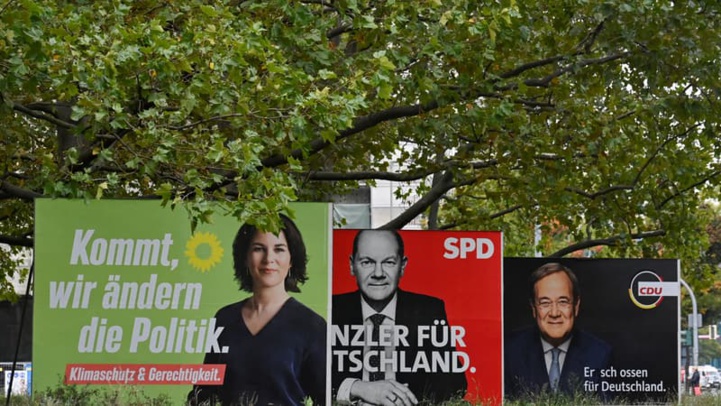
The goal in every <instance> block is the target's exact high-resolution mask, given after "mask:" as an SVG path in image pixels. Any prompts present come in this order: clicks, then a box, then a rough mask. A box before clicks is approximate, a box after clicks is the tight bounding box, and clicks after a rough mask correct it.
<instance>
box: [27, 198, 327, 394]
mask: <svg viewBox="0 0 721 406" xmlns="http://www.w3.org/2000/svg"><path fill="white" fill-rule="evenodd" d="M35 210H36V229H35V236H36V240H35V307H34V320H33V374H34V376H33V381H34V382H33V389H34V390H35V391H38V390H43V389H46V388H49V387H55V386H57V385H59V384H62V383H66V384H98V385H108V384H109V385H114V384H115V385H117V384H122V385H138V387H139V388H140V389H142V390H143V392H144V393H146V394H148V395H149V396H155V395H157V394H160V393H167V394H168V395H170V396H171V398H172V399H173V400H174V403H175V401H177V403H182V402H183V400H184V399H185V398H186V396H187V395H188V393H189V392H190V391H191V389H192V388H193V384H207V385H218V384H219V382H220V381H222V377H223V373H224V371H225V369H224V368H225V366H224V365H222V366H218V365H216V366H206V365H203V361H204V356H205V354H206V353H207V352H218V353H220V352H225V351H226V350H227V348H225V346H222V345H220V344H219V341H218V340H219V337H222V334H223V331H222V330H223V329H222V328H220V327H219V326H218V324H217V323H216V320H215V317H214V315H215V314H216V312H217V311H218V310H219V309H221V308H223V307H225V306H227V305H229V304H232V303H235V302H239V301H241V300H243V299H244V298H248V297H249V296H250V295H251V293H248V292H245V291H241V290H240V287H239V286H240V285H239V283H238V281H236V279H235V276H234V270H233V269H234V268H233V240H234V238H235V236H236V233H237V232H238V230H239V228H240V226H241V224H240V223H239V222H238V221H237V220H236V219H235V218H232V217H230V216H224V215H223V214H222V213H217V214H215V215H214V216H213V218H212V223H211V224H202V225H199V226H198V227H197V228H196V230H195V231H194V232H191V227H190V221H189V219H188V215H187V212H186V211H185V210H184V209H183V208H182V207H176V208H175V209H174V210H171V209H170V208H168V207H162V206H161V205H160V203H159V202H158V201H140V200H97V201H82V200H51V199H38V200H36V202H35ZM292 210H293V212H294V216H293V218H294V222H295V224H296V225H297V227H298V230H299V231H300V234H301V236H302V240H303V241H304V243H305V248H306V253H307V260H308V262H307V267H306V273H307V277H308V279H307V281H306V282H305V283H304V284H302V285H300V290H301V292H299V293H291V296H292V297H293V298H294V299H295V300H296V301H298V302H300V303H301V304H303V305H305V306H306V307H308V308H310V309H311V310H312V311H314V312H315V313H317V315H320V316H321V317H322V318H323V319H327V312H328V297H329V289H328V284H329V258H330V238H331V237H330V235H331V210H330V205H329V204H325V203H296V204H293V206H292ZM291 269H292V268H291ZM319 320H320V319H319ZM221 347H222V348H221ZM324 371H325V370H324ZM324 371H323V373H325V372H324Z"/></svg>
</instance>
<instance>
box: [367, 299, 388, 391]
mask: <svg viewBox="0 0 721 406" xmlns="http://www.w3.org/2000/svg"><path fill="white" fill-rule="evenodd" d="M385 318H386V316H384V315H382V314H380V313H376V314H374V315H372V316H371V317H370V319H371V322H372V323H373V332H372V333H371V340H372V342H374V343H376V344H374V345H373V346H372V347H371V351H375V352H376V354H375V356H373V357H371V358H370V366H371V367H373V369H375V370H376V371H377V372H370V374H369V378H370V380H371V381H380V380H383V379H385V375H386V374H385V373H384V372H383V371H381V370H380V368H379V367H380V354H381V353H382V352H383V347H382V346H380V345H378V344H377V343H378V340H379V337H380V331H379V330H380V325H381V323H383V320H384V319H385Z"/></svg>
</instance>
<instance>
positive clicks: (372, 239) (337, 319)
mask: <svg viewBox="0 0 721 406" xmlns="http://www.w3.org/2000/svg"><path fill="white" fill-rule="evenodd" d="M407 264H408V258H407V257H406V256H405V250H404V243H403V239H402V238H401V236H400V234H399V233H398V232H397V231H390V230H361V231H359V232H358V233H357V234H356V236H355V239H354V241H353V253H352V255H351V256H350V269H351V274H352V275H353V276H354V277H355V280H356V283H357V288H358V289H357V290H356V291H353V292H350V293H344V294H337V295H334V296H333V324H334V332H340V334H339V335H338V336H339V337H340V339H339V340H338V342H337V344H336V346H334V357H333V366H334V368H333V394H334V398H335V400H336V401H338V402H339V403H351V402H356V401H361V402H364V403H366V404H373V405H392V404H395V405H413V404H417V403H419V402H424V403H427V402H430V403H432V404H437V403H440V402H442V401H445V400H449V399H452V398H461V397H462V396H464V395H465V393H466V388H467V381H466V377H465V374H464V371H465V368H462V367H459V365H458V364H459V363H462V362H463V361H462V360H461V361H459V357H458V356H457V352H456V348H455V344H456V343H457V342H460V340H463V334H462V329H453V328H451V327H450V325H449V323H448V320H447V317H446V311H445V304H444V302H443V300H441V299H439V298H436V297H432V296H428V295H423V294H418V293H412V292H407V291H404V290H401V289H399V287H398V285H399V283H400V280H401V277H402V276H403V274H404V272H405V269H406V266H407ZM433 327H436V328H440V329H447V333H446V334H448V333H450V336H451V337H450V339H446V340H443V342H440V341H438V340H436V341H434V340H433V339H432V338H431V334H432V333H431V328H433ZM356 331H357V332H359V333H362V334H363V337H362V338H360V339H358V340H356V339H355V338H357V337H353V336H355V335H356V334H354V332H356ZM454 333H455V334H456V335H455V336H454ZM334 334H335V333H334ZM446 337H448V336H446ZM354 341H355V342H354ZM439 344H440V345H439ZM463 355H465V353H464V354H463ZM440 360H444V361H445V362H442V361H440ZM466 362H467V359H466ZM408 366H412V367H408ZM454 366H455V368H454ZM466 368H467V366H466Z"/></svg>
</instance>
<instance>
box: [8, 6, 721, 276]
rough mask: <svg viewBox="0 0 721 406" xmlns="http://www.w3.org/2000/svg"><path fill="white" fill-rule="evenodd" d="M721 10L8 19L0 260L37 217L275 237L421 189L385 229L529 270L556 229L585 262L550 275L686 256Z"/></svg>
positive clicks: (336, 11)
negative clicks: (159, 213)
mask: <svg viewBox="0 0 721 406" xmlns="http://www.w3.org/2000/svg"><path fill="white" fill-rule="evenodd" d="M720 7H721V6H719V4H718V3H717V2H716V1H698V0H694V1H687V2H677V1H665V0H658V1H650V0H634V1H625V0H604V1H585V0H552V1H544V2H517V1H515V0H494V1H476V0H474V1H470V0H453V1H440V0H415V1H393V0H389V1H383V2H375V1H365V0H305V1H290V2H289V1H285V0H265V1H237V0H236V1H230V0H226V1H217V2H205V1H199V0H187V1H179V2H161V1H150V0H144V1H124V0H114V1H106V2H95V1H73V2H67V1H55V0H54V1H45V0H42V1H30V0H10V1H8V2H6V3H5V5H4V6H2V8H1V9H0V54H1V56H0V60H2V61H3V62H2V64H0V98H1V99H2V104H1V105H0V117H1V118H2V122H3V125H4V128H3V136H2V137H0V145H1V147H0V162H1V163H2V168H1V169H0V242H4V243H7V244H10V245H11V246H13V247H15V248H17V247H23V246H24V247H31V246H32V234H33V209H32V202H33V199H35V198H38V197H74V198H84V199H94V198H108V197H110V198H131V197H132V198H157V199H160V202H162V204H169V205H175V204H176V203H178V202H180V201H183V202H187V203H189V205H188V210H189V215H190V216H191V218H192V219H194V221H196V222H197V221H208V220H209V219H210V216H211V214H212V209H211V208H210V202H221V204H222V206H221V210H227V211H229V212H231V213H232V214H234V215H235V216H237V217H238V218H239V219H240V220H241V221H252V222H255V223H257V224H258V225H259V226H262V227H267V228H270V229H273V228H274V227H275V226H277V221H278V219H277V216H276V215H275V213H277V211H278V210H282V209H284V208H286V206H287V204H288V203H289V202H291V201H295V200H327V199H329V196H331V195H332V194H336V195H337V194H342V193H344V192H347V191H351V190H353V189H355V188H357V186H358V184H359V183H360V182H367V183H371V184H372V183H373V182H374V181H376V180H380V179H385V180H394V181H400V182H403V181H418V180H420V181H421V182H420V183H419V184H420V186H419V187H418V190H416V191H415V193H417V195H418V196H420V197H419V198H418V199H417V201H416V202H415V204H413V205H412V206H411V207H410V209H409V210H407V211H406V212H405V213H404V214H403V215H401V216H400V217H399V218H397V219H396V220H394V221H392V222H391V223H389V224H387V225H386V227H393V228H397V227H401V226H403V225H404V224H406V223H408V222H409V221H411V219H413V218H414V217H416V216H418V215H421V214H424V213H425V215H427V216H428V217H429V225H430V226H431V227H435V228H457V229H499V228H500V229H502V230H504V232H505V233H506V234H505V238H506V252H508V253H510V254H515V255H529V254H532V253H533V251H534V248H535V247H533V246H532V241H533V239H532V236H533V226H534V225H535V224H540V225H542V228H543V231H544V241H543V243H544V244H546V245H544V246H547V247H550V246H551V245H550V244H551V243H552V238H553V236H552V232H554V231H557V230H559V229H561V230H566V232H567V233H569V234H568V235H570V238H571V241H572V242H574V244H572V245H571V246H570V247H557V248H560V249H558V250H555V249H554V250H551V251H550V252H549V251H546V252H544V254H546V255H549V254H556V255H566V254H568V253H570V252H572V251H574V250H577V249H583V248H590V247H593V246H597V245H607V246H609V247H611V248H612V249H609V250H605V251H604V252H605V253H608V254H607V255H630V256H633V255H645V256H659V255H663V256H672V257H681V258H693V257H694V256H697V254H698V253H699V252H700V250H701V249H702V248H703V247H704V244H705V233H704V232H703V227H702V226H701V224H703V221H704V220H703V217H702V216H699V213H698V210H697V208H698V206H699V204H700V202H701V201H703V199H705V198H707V197H708V196H709V193H711V192H713V191H715V190H716V187H717V185H718V183H719V179H720V177H719V174H721V171H720V169H721V167H720V166H719V162H718V160H717V159H716V157H717V156H718V155H719V150H720V149H721V142H719V137H718V136H717V133H718V130H719V117H721V115H720V114H718V113H719V107H718V106H719V95H721V93H720V92H721V88H720V87H719V79H718V78H719V77H721V72H719V69H720V68H719V67H720V66H721V64H720V63H719V42H718V38H720V37H721V26H720V25H721V18H719V11H720V10H719V8H720ZM392 161H395V162H399V163H401V169H400V170H398V171H394V170H391V168H392V167H391V166H389V163H390V162H392ZM431 207H434V208H435V209H437V212H436V211H432V212H429V208H431ZM436 213H437V214H436ZM660 247H663V249H660ZM2 255H5V254H2ZM2 261H3V262H2V263H0V265H1V266H2V267H3V269H4V270H5V271H7V270H9V269H12V263H11V261H10V259H9V258H3V259H2Z"/></svg>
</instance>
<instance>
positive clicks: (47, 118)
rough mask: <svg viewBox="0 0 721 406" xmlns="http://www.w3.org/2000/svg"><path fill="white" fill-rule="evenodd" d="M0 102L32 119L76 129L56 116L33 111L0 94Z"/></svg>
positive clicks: (41, 111) (37, 110) (39, 110)
mask: <svg viewBox="0 0 721 406" xmlns="http://www.w3.org/2000/svg"><path fill="white" fill-rule="evenodd" d="M0 100H3V101H5V102H6V103H9V104H10V106H11V107H12V109H13V110H15V111H18V112H20V113H23V114H26V115H28V116H30V117H34V118H38V119H41V120H45V121H47V122H49V123H52V124H55V125H56V126H58V127H62V128H66V129H73V128H75V127H76V125H75V124H73V123H70V122H67V121H64V120H60V119H59V118H57V117H55V116H54V115H50V114H46V113H44V112H43V111H44V110H42V109H31V108H28V107H26V106H23V105H22V104H19V103H15V102H14V101H12V100H10V99H8V98H6V97H5V96H3V95H2V94H0Z"/></svg>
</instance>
